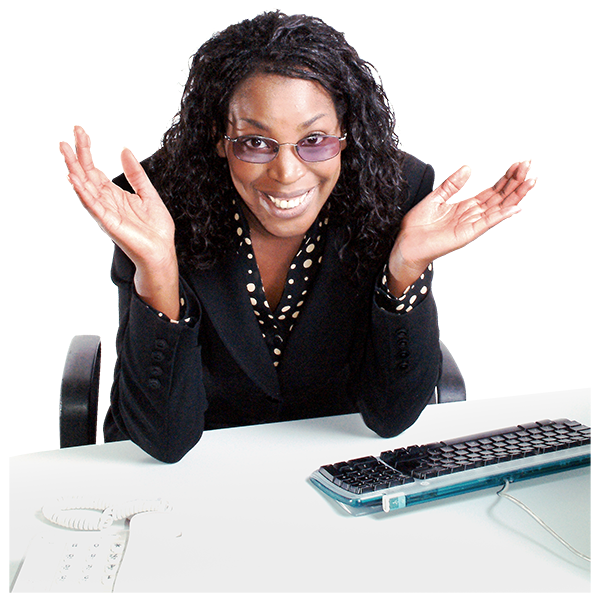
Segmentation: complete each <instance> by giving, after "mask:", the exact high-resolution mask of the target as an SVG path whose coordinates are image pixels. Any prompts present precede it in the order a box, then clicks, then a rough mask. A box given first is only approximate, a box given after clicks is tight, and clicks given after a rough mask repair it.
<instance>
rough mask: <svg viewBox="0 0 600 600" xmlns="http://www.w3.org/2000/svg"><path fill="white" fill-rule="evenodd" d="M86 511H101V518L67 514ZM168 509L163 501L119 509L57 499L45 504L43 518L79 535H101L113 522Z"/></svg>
mask: <svg viewBox="0 0 600 600" xmlns="http://www.w3.org/2000/svg"><path fill="white" fill-rule="evenodd" d="M73 510H87V511H100V512H101V514H97V513H96V514H91V515H89V514H88V515H86V516H81V514H76V515H73V514H72V513H71V514H70V511H73ZM170 510H171V506H170V505H169V503H168V502H165V501H164V500H160V499H159V500H133V501H130V502H126V503H124V504H121V505H117V506H112V505H111V504H110V503H109V502H105V501H103V500H93V499H89V498H78V497H76V498H59V499H58V500H56V501H55V502H52V503H50V504H46V505H45V506H44V507H43V508H42V514H43V515H44V517H46V519H48V521H51V522H52V523H55V524H56V525H60V526H61V527H67V528H68V529H78V530H80V531H102V530H103V529H106V528H107V527H110V526H111V525H112V524H113V522H114V521H118V520H120V519H128V518H130V517H133V516H134V515H137V514H139V513H142V512H167V511H170Z"/></svg>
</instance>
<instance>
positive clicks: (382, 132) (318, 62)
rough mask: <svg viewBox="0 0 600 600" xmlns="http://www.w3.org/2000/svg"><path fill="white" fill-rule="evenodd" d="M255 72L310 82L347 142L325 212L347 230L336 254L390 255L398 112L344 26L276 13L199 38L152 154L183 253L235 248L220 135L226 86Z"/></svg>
mask: <svg viewBox="0 0 600 600" xmlns="http://www.w3.org/2000/svg"><path fill="white" fill-rule="evenodd" d="M257 73H267V74H278V75H282V76H286V77H296V78H301V79H307V80H312V81H316V82H318V83H319V84H320V85H322V86H323V87H324V88H325V89H326V90H327V91H328V92H329V94H330V95H331V97H332V99H333V102H334V105H335V108H336V112H337V116H338V119H339V122H340V125H341V127H342V130H343V131H344V132H345V133H346V134H347V140H348V142H347V147H346V149H345V150H344V152H343V154H342V161H341V174H340V177H339V179H338V182H337V184H336V186H335V188H334V190H333V192H332V194H331V196H330V198H329V200H328V202H327V203H326V205H325V207H324V209H323V210H325V211H327V215H328V216H329V221H330V223H331V224H332V225H335V226H338V227H342V228H343V230H344V232H345V236H344V243H343V245H342V247H341V248H340V257H341V259H342V260H343V262H344V264H345V265H346V266H347V267H348V269H349V270H350V271H351V273H352V274H354V276H359V275H360V272H361V271H362V267H369V266H371V265H372V264H374V262H381V260H382V257H386V256H387V254H388V253H389V251H390V250H391V245H392V243H393V240H394V238H395V234H396V233H397V231H398V230H399V227H400V222H401V219H402V216H403V211H402V210H401V207H402V205H403V203H404V201H405V198H406V195H407V189H406V184H405V182H404V180H403V178H402V175H401V165H402V156H403V154H402V153H401V152H400V151H399V149H398V138H397V136H396V134H395V132H394V127H395V118H394V114H393V111H392V109H391V107H390V106H389V102H388V99H387V97H386V95H385V92H384V91H383V88H382V86H381V83H380V82H379V81H377V80H376V79H375V77H374V73H375V70H374V68H373V67H372V66H371V65H370V64H369V63H367V62H366V61H364V60H362V59H361V58H359V56H358V54H357V52H356V50H354V48H352V47H351V46H350V45H349V44H348V43H347V41H346V39H345V37H344V35H343V33H340V32H338V31H336V30H335V29H333V28H331V27H330V26H328V25H326V24H325V23H324V22H323V21H322V20H320V19H318V18H314V17H308V16H305V15H294V16H287V15H285V14H283V13H281V12H279V11H276V12H268V13H264V14H261V15H258V16H257V17H255V18H254V19H249V20H245V21H243V22H241V23H238V24H235V25H231V26H229V27H228V28H227V29H225V30H224V31H222V32H220V33H217V34H215V35H214V36H213V37H212V38H211V39H209V40H208V41H207V42H206V43H205V44H203V45H202V47H201V48H200V49H199V50H198V52H197V53H196V54H195V55H194V56H193V57H192V60H191V67H190V74H189V78H188V81H187V83H186V86H185V90H184V93H183V98H182V101H181V107H180V110H179V112H178V114H177V115H176V117H175V119H174V121H173V124H172V126H171V127H170V128H169V129H168V131H167V132H166V133H165V135H164V137H163V143H162V147H161V149H160V150H159V151H158V152H157V153H156V154H155V155H154V156H153V157H152V159H151V160H150V163H149V166H148V171H149V174H150V176H151V178H152V179H153V181H154V183H155V185H156V187H157V189H158V190H159V193H160V194H161V197H162V198H163V200H164V202H165V204H166V205H167V207H168V209H169V211H170V212H171V214H172V215H173V218H174V221H175V225H176V234H175V235H176V237H175V242H176V247H177V252H178V256H179V260H180V261H181V263H182V264H183V265H185V266H187V267H189V268H192V269H203V268H208V267H210V266H213V265H214V264H215V262H216V261H217V260H218V259H219V258H220V257H221V256H223V254H224V253H225V252H228V251H231V250H233V249H234V247H235V244H236V241H235V240H236V236H235V232H234V229H235V228H234V220H233V218H232V211H233V208H232V204H233V203H232V198H236V197H237V192H236V190H235V188H234V185H233V182H232V180H231V176H230V174H229V169H228V165H227V161H226V159H224V158H222V157H220V156H219V155H218V154H217V143H218V141H219V140H222V138H223V135H224V134H225V132H226V122H227V116H228V111H229V102H230V99H231V97H232V94H233V93H234V91H235V90H236V89H237V87H238V86H239V85H240V83H241V82H243V81H244V80H246V79H247V78H248V77H250V76H251V75H255V74H257ZM399 208H400V209H399ZM384 260H385V258H384Z"/></svg>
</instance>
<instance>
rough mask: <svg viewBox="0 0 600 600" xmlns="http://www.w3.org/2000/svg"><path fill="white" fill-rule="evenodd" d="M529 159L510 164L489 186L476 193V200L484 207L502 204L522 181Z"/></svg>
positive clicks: (527, 168) (529, 164) (526, 171)
mask: <svg viewBox="0 0 600 600" xmlns="http://www.w3.org/2000/svg"><path fill="white" fill-rule="evenodd" d="M530 166H531V161H529V160H528V161H524V162H517V163H514V164H512V165H511V166H510V167H509V168H508V170H507V171H506V173H505V174H504V175H503V176H502V177H501V178H500V179H499V180H498V181H497V182H496V183H495V184H494V185H493V186H492V187H490V188H488V189H487V190H484V191H483V192H481V193H479V194H477V196H476V198H477V200H478V201H479V202H480V203H481V204H482V205H484V206H485V207H486V208H490V207H492V206H496V205H498V204H504V203H505V201H506V199H507V198H508V197H510V195H511V194H512V193H513V192H514V191H515V189H517V188H518V186H519V185H521V184H522V183H523V181H524V180H525V177H526V176H527V173H528V172H529V168H530Z"/></svg>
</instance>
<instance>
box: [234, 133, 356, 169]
mask: <svg viewBox="0 0 600 600" xmlns="http://www.w3.org/2000/svg"><path fill="white" fill-rule="evenodd" d="M314 135H319V136H320V137H323V138H335V139H337V140H338V142H339V146H340V147H339V150H338V151H337V152H336V153H335V154H334V155H333V156H330V157H329V158H324V159H323V160H306V159H305V158H302V156H301V155H300V153H299V152H298V144H299V143H300V142H302V141H303V140H306V139H308V138H310V137H311V136H314ZM347 135H348V134H347V133H344V135H343V136H341V137H340V136H337V135H329V134H325V133H320V134H314V133H312V134H309V135H307V136H305V137H303V138H302V139H300V140H298V141H297V142H296V143H294V142H278V141H277V140H276V139H273V138H270V137H266V136H264V135H240V136H238V137H236V138H231V137H229V136H228V135H227V134H224V135H223V137H224V138H225V139H226V140H227V141H228V142H231V143H232V144H235V142H238V141H239V140H241V139H243V138H250V139H251V138H255V139H260V140H267V141H269V142H274V143H275V144H276V148H275V154H274V155H273V156H272V157H271V158H270V159H269V160H266V161H264V162H260V161H257V162H254V161H250V160H244V159H243V158H240V157H239V156H238V155H237V154H236V153H235V146H234V150H233V154H234V156H235V157H236V158H237V159H238V160H241V161H242V162H247V163H250V164H253V165H266V164H268V163H270V162H272V161H273V160H275V159H276V158H277V156H278V155H279V148H280V147H281V146H294V148H295V149H296V154H297V155H298V158H300V159H301V160H302V161H304V162H307V163H317V162H325V161H327V160H331V159H332V158H335V157H336V156H338V154H339V153H340V152H341V151H342V142H344V141H346V137H347Z"/></svg>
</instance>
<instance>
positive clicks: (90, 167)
mask: <svg viewBox="0 0 600 600" xmlns="http://www.w3.org/2000/svg"><path fill="white" fill-rule="evenodd" d="M74 133H75V152H76V154H77V160H78V161H79V164H80V165H81V168H82V169H83V171H84V172H85V174H86V176H87V177H88V178H89V179H91V180H92V181H93V182H94V183H95V184H96V185H100V184H101V183H102V180H103V177H102V173H101V172H100V171H98V169H96V166H95V165H94V161H93V159H92V151H91V146H92V142H91V139H90V136H89V135H88V134H87V133H86V132H85V130H84V129H83V127H81V126H80V125H76V126H75V128H74Z"/></svg>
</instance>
